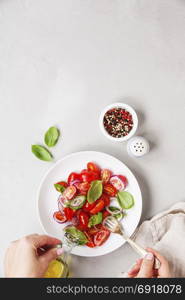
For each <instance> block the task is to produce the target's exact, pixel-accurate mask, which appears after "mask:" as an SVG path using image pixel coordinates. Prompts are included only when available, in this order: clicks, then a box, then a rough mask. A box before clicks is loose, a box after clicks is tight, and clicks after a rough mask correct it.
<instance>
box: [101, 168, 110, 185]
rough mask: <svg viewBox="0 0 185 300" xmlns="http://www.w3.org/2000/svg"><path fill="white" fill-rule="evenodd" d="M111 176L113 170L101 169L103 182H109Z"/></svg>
mask: <svg viewBox="0 0 185 300" xmlns="http://www.w3.org/2000/svg"><path fill="white" fill-rule="evenodd" d="M110 177H111V171H110V170H108V169H103V170H102V171H101V180H102V182H103V183H107V182H109V179H110Z"/></svg>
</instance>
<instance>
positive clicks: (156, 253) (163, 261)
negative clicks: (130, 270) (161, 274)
mask: <svg viewBox="0 0 185 300" xmlns="http://www.w3.org/2000/svg"><path fill="white" fill-rule="evenodd" d="M147 251H149V252H151V253H153V254H154V256H155V257H157V258H158V259H159V261H160V262H161V264H167V263H168V262H167V260H166V258H165V257H164V256H162V255H161V254H160V253H159V252H158V251H156V250H154V249H152V248H147Z"/></svg>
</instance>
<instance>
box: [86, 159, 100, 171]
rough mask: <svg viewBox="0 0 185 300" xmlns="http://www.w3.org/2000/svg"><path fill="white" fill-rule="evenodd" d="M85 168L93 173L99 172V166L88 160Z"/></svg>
mask: <svg viewBox="0 0 185 300" xmlns="http://www.w3.org/2000/svg"><path fill="white" fill-rule="evenodd" d="M87 170H88V171H93V172H95V173H100V168H99V167H98V166H97V165H96V164H95V163H93V162H88V164H87Z"/></svg>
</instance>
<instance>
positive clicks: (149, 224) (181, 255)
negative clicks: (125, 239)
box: [133, 202, 185, 277]
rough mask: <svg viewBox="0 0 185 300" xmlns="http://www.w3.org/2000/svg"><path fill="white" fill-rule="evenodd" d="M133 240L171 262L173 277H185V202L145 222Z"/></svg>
mask: <svg viewBox="0 0 185 300" xmlns="http://www.w3.org/2000/svg"><path fill="white" fill-rule="evenodd" d="M133 239H134V240H135V241H136V242H137V243H138V244H140V245H141V246H143V247H145V248H146V247H151V248H154V249H156V250H158V251H159V252H160V253H161V254H162V255H164V256H165V257H166V258H167V260H168V261H169V264H170V270H171V274H172V277H185V202H178V203H176V204H175V205H173V206H172V207H171V208H170V209H169V210H167V211H164V212H162V213H159V214H158V215H156V216H155V217H153V218H152V219H151V220H149V221H145V222H143V223H142V224H141V226H140V227H139V228H138V229H137V230H136V232H135V234H134V236H133Z"/></svg>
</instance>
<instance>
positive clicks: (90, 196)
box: [87, 180, 103, 203]
mask: <svg viewBox="0 0 185 300" xmlns="http://www.w3.org/2000/svg"><path fill="white" fill-rule="evenodd" d="M102 192H103V185H102V182H101V181H100V180H94V181H92V182H91V186H90V189H89V190H88V193H87V201H88V202H89V203H93V202H94V201H96V200H97V199H98V198H100V196H101V195H102Z"/></svg>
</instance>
